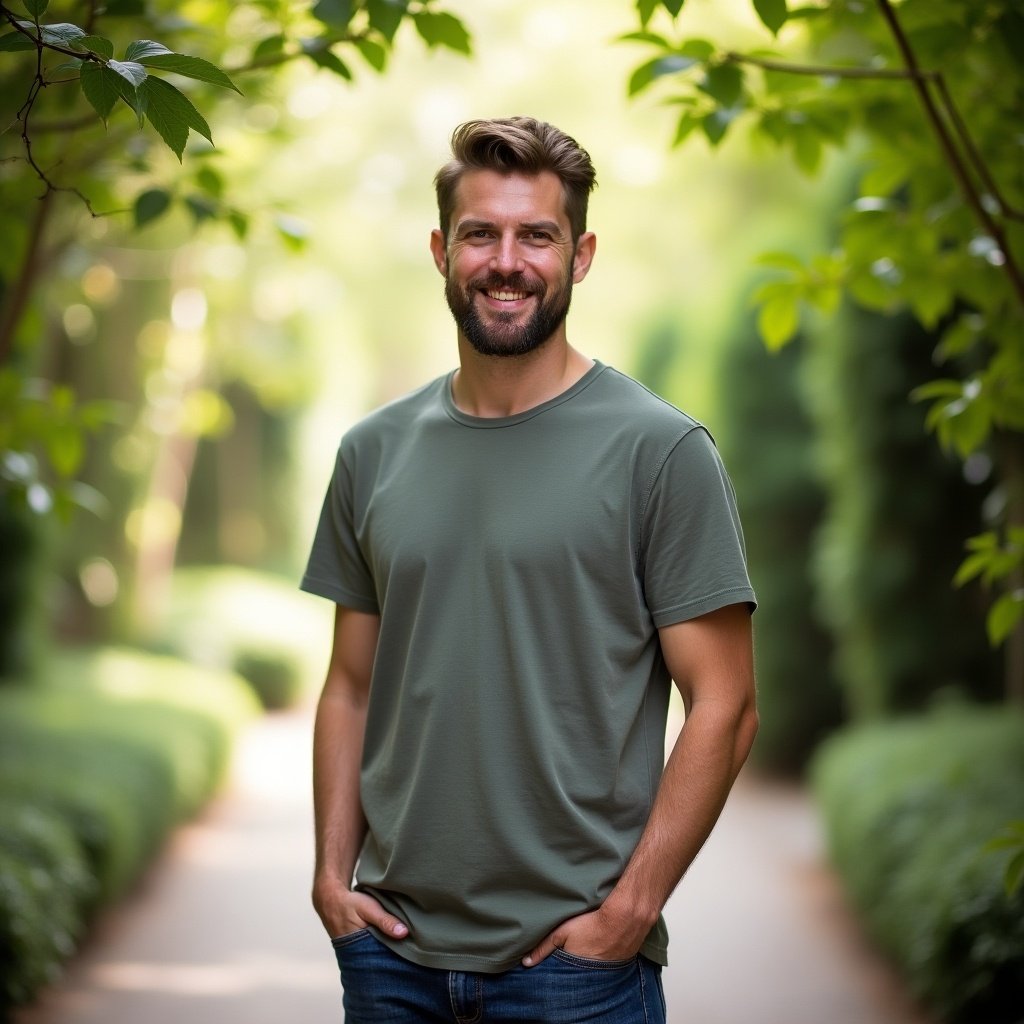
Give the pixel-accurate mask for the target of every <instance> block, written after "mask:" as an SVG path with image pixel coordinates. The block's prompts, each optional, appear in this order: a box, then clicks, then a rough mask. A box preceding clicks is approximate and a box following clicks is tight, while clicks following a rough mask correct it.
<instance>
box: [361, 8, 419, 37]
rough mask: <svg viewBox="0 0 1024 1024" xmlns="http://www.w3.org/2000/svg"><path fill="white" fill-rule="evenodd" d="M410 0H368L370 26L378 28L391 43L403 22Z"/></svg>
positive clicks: (367, 9) (367, 11)
mask: <svg viewBox="0 0 1024 1024" xmlns="http://www.w3.org/2000/svg"><path fill="white" fill-rule="evenodd" d="M408 6H409V0H366V13H367V14H368V15H369V18H370V27H371V28H374V29H376V30H377V31H378V32H379V33H380V34H381V35H382V36H383V37H384V38H385V39H386V40H387V41H388V42H389V43H390V42H391V41H392V40H393V39H394V38H395V33H396V32H397V31H398V26H399V25H401V24H402V18H404V17H405V14H406V10H407V8H408Z"/></svg>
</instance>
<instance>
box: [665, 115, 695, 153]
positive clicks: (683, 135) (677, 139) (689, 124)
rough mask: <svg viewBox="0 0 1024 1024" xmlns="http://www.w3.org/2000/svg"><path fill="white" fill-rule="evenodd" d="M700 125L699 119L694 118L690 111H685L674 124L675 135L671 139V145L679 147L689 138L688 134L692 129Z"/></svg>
mask: <svg viewBox="0 0 1024 1024" xmlns="http://www.w3.org/2000/svg"><path fill="white" fill-rule="evenodd" d="M698 125H700V118H699V117H695V116H694V115H693V114H691V113H690V111H686V112H685V113H683V114H680V115H679V121H678V123H677V124H676V133H675V135H674V136H673V137H672V145H673V146H679V145H682V143H683V142H685V141H686V139H687V138H688V137H689V135H690V133H691V132H692V131H693V130H694V128H696V127H698Z"/></svg>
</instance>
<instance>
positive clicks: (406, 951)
mask: <svg viewBox="0 0 1024 1024" xmlns="http://www.w3.org/2000/svg"><path fill="white" fill-rule="evenodd" d="M370 931H371V932H372V933H373V935H374V937H375V938H376V939H377V941H378V942H380V943H381V944H382V945H385V946H387V947H388V949H390V950H391V952H392V953H394V954H396V955H397V956H400V957H402V958H403V959H404V960H409V961H411V962H412V963H414V964H418V965H419V966H420V967H433V968H436V969H438V970H442V971H476V972H478V973H480V974H501V973H502V972H503V971H508V970H511V969H512V968H513V967H518V966H519V964H520V963H521V962H522V960H521V958H520V957H518V956H514V957H511V958H508V957H506V958H503V959H501V960H491V959H488V958H487V957H478V956H467V955H466V954H465V953H432V952H429V951H427V950H424V949H420V948H419V946H414V945H413V944H412V943H411V942H409V940H408V939H399V940H394V939H390V938H389V937H388V936H386V935H383V934H382V933H381V932H379V931H377V929H376V928H371V929H370ZM639 952H640V954H641V955H642V956H645V957H647V959H648V960H650V961H651V962H652V963H655V964H658V965H659V966H661V967H667V966H668V950H667V949H666V948H665V947H664V946H662V945H654V944H650V943H646V942H645V943H644V944H643V945H642V946H641V947H640V950H639ZM524 955H525V954H524Z"/></svg>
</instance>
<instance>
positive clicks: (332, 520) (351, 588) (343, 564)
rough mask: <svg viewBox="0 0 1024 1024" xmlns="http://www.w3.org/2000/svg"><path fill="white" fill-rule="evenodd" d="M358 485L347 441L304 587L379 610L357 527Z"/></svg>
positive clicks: (329, 491) (341, 601)
mask: <svg viewBox="0 0 1024 1024" xmlns="http://www.w3.org/2000/svg"><path fill="white" fill-rule="evenodd" d="M353 492H354V486H353V481H352V474H351V472H350V470H349V467H348V466H347V465H346V462H345V448H344V444H343V445H342V447H341V448H340V449H339V451H338V458H337V461H336V463H335V466H334V474H333V476H332V477H331V482H330V485H329V487H328V488H327V494H326V496H325V497H324V504H323V508H322V509H321V511H320V521H319V523H318V524H317V528H316V533H315V534H314V537H313V546H312V548H311V550H310V554H309V562H308V563H307V566H306V572H305V574H304V575H303V577H302V583H301V584H300V586H301V588H302V589H303V590H305V591H307V592H308V593H310V594H316V595H318V596H319V597H326V598H328V599H329V600H331V601H334V602H335V603H336V604H340V605H343V606H344V607H346V608H353V609H355V610H356V611H362V612H371V613H379V611H380V609H379V607H378V602H377V593H376V588H375V586H374V583H373V576H372V574H371V572H370V568H369V566H368V565H367V563H366V559H365V558H364V557H363V552H362V550H361V548H360V546H359V541H358V538H357V534H356V527H355V512H354V504H355V503H354V497H353Z"/></svg>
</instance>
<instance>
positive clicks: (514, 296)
mask: <svg viewBox="0 0 1024 1024" xmlns="http://www.w3.org/2000/svg"><path fill="white" fill-rule="evenodd" d="M484 295H486V296H487V297H488V298H489V299H496V300H497V301H498V302H518V301H519V300H520V299H527V298H529V297H530V293H529V292H514V291H509V290H508V289H503V288H485V289H484Z"/></svg>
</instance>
